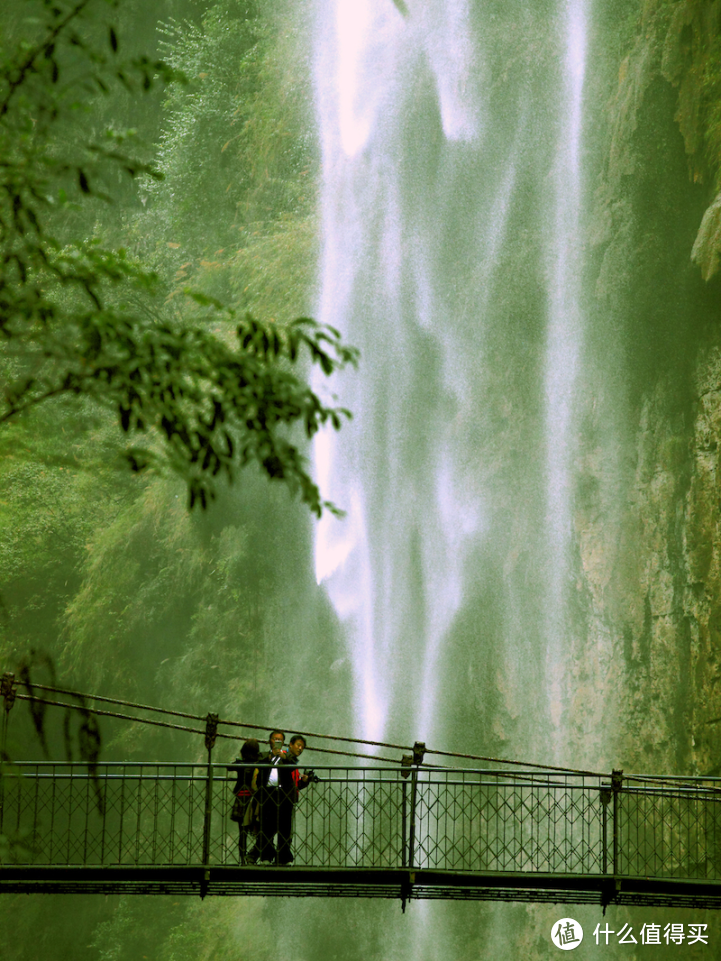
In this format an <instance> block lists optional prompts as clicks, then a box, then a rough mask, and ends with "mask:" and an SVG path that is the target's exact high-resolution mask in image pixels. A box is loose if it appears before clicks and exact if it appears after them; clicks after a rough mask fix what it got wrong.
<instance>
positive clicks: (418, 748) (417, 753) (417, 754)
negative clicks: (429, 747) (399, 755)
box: [404, 741, 426, 871]
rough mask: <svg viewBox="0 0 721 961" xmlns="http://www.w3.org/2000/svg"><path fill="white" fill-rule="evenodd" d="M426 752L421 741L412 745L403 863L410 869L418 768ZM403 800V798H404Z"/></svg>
mask: <svg viewBox="0 0 721 961" xmlns="http://www.w3.org/2000/svg"><path fill="white" fill-rule="evenodd" d="M425 753H426V746H425V744H424V743H423V742H422V741H416V743H415V744H414V745H413V763H414V764H415V767H414V768H413V769H412V771H411V811H410V824H409V827H408V863H407V864H406V865H405V867H407V868H408V869H409V870H410V871H412V870H413V859H414V857H415V848H416V800H417V798H418V768H419V767H420V766H421V764H422V763H423V756H424V754H425ZM404 800H405V799H404Z"/></svg>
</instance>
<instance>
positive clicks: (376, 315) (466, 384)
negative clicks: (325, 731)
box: [314, 0, 587, 763]
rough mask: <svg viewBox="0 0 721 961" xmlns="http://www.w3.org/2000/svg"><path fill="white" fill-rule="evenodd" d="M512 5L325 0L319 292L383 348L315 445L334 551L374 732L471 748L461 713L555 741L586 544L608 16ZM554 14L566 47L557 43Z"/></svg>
mask: <svg viewBox="0 0 721 961" xmlns="http://www.w3.org/2000/svg"><path fill="white" fill-rule="evenodd" d="M511 6H512V7H513V10H510V9H509V6H508V5H502V4H499V3H496V2H492V0H477V2H473V0H445V2H444V3H442V4H440V3H436V2H435V0H416V2H409V4H408V7H409V15H408V16H407V17H404V16H403V15H401V13H400V11H399V9H398V8H397V7H396V5H395V4H394V3H393V2H392V0H352V2H351V0H336V2H335V3H333V4H328V3H322V4H319V5H318V12H317V19H316V23H317V46H316V91H317V107H318V116H319V125H320V136H321V144H322V164H323V186H322V222H323V253H322V259H321V277H320V281H321V285H320V290H321V293H320V304H319V311H318V313H319V317H320V319H321V321H323V322H324V323H330V324H332V325H333V326H336V327H338V328H340V329H341V331H342V333H343V335H344V337H345V338H346V339H347V340H348V341H349V342H350V343H352V344H354V345H356V346H357V347H359V348H360V350H361V365H360V369H359V371H358V372H357V373H350V374H344V375H343V376H342V379H339V380H337V381H335V382H334V384H333V385H332V390H334V391H335V392H336V393H337V394H338V395H340V397H341V399H342V402H343V403H344V405H346V406H348V407H349V408H350V409H351V410H352V411H353V415H354V420H353V422H352V424H351V425H349V427H348V428H344V430H343V431H342V432H341V434H340V435H338V436H337V437H336V436H334V435H333V434H332V433H331V432H327V433H324V434H323V435H322V436H321V437H320V438H319V439H318V440H317V442H316V444H315V449H314V460H315V469H316V474H317V477H318V480H319V483H320V485H321V488H322V490H323V493H324V495H325V496H326V497H329V498H330V499H332V500H333V501H334V502H335V503H336V504H338V505H339V506H341V507H342V508H344V509H345V510H346V511H347V516H346V517H345V519H343V520H340V521H339V520H337V519H335V518H333V517H331V516H325V517H324V518H323V520H322V521H321V522H320V524H319V525H318V529H317V535H316V546H315V558H316V576H317V579H318V581H319V582H322V583H323V584H324V586H325V588H326V590H327V592H328V595H329V597H330V599H331V601H332V604H333V606H334V608H335V610H336V612H337V615H338V617H339V619H340V621H341V622H342V623H343V629H344V632H345V637H346V643H347V652H348V657H349V659H350V661H351V664H352V668H353V677H354V716H355V726H356V730H357V731H358V733H359V734H360V735H361V736H363V737H367V738H370V739H383V738H389V737H393V738H395V739H399V740H401V741H403V742H406V743H407V742H412V741H413V740H414V739H416V738H418V739H421V740H426V741H427V742H428V743H429V744H432V745H433V746H436V747H444V748H448V747H451V748H452V747H453V738H454V731H456V730H457V729H458V726H459V725H462V726H464V727H465V729H466V730H468V734H469V736H470V737H472V738H473V740H474V743H473V744H472V745H466V747H467V748H470V747H473V748H474V753H480V752H481V751H482V750H485V751H489V750H491V749H494V750H504V751H506V752H515V753H516V754H519V753H521V754H524V755H525V756H527V757H530V758H532V759H535V760H539V761H549V760H551V758H550V756H549V755H550V753H551V751H549V748H548V741H547V740H546V739H545V734H546V733H548V732H553V731H554V730H555V731H556V732H557V733H556V734H555V735H554V737H555V738H556V744H557V745H558V744H561V743H562V741H563V738H562V737H561V736H560V735H559V734H558V729H559V726H560V725H561V723H562V718H561V715H562V698H563V693H562V691H563V679H562V676H561V675H562V671H563V658H564V652H565V632H566V631H567V630H568V618H567V612H566V600H565V594H566V590H567V584H568V580H569V577H570V571H571V569H572V552H573V540H572V536H571V504H572V491H573V476H572V473H573V456H574V431H575V426H576V425H575V419H574V409H575V408H574V392H575V387H576V384H577V381H578V377H579V370H580V366H581V364H582V349H583V310H582V290H581V281H582V272H583V264H582V251H581V240H580V237H581V230H580V223H581V218H582V208H583V179H582V163H581V155H582V117H583V113H582V97H583V83H584V70H585V57H586V52H585V47H586V16H587V14H586V11H585V6H584V2H583V0H566V2H564V0H559V2H558V4H557V6H556V7H555V8H554V9H553V10H551V11H549V4H548V3H543V4H541V3H538V2H536V3H533V2H527V3H525V4H521V3H519V4H513V5H511ZM534 30H536V31H537V32H539V36H540V40H539V44H544V43H545V44H546V48H548V47H549V45H550V47H551V48H552V49H553V56H550V57H549V56H546V58H545V59H543V58H539V62H536V61H534V59H533V57H532V56H531V57H529V56H528V51H527V48H528V41H527V38H528V36H529V31H530V35H533V33H532V32H533V31H534ZM521 36H524V37H525V38H526V39H525V40H524V41H523V42H524V43H525V44H526V47H524V46H523V43H521V40H520V38H521ZM524 50H525V51H526V56H525V58H524V57H523V55H522V53H523V51H524ZM314 386H315V387H316V388H317V389H319V390H320V389H322V385H321V384H320V383H318V384H316V385H314ZM542 735H544V736H542ZM559 738H560V740H559ZM541 751H543V752H544V753H542V754H541V753H539V752H541ZM555 753H556V754H559V755H562V754H563V749H562V748H560V747H557V748H556V749H555ZM558 759H559V758H558V757H554V758H553V760H558ZM561 759H562V758H561ZM566 763H568V759H566Z"/></svg>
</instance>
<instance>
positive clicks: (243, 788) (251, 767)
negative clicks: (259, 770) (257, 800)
mask: <svg viewBox="0 0 721 961" xmlns="http://www.w3.org/2000/svg"><path fill="white" fill-rule="evenodd" d="M258 763H260V762H259V761H251V762H250V764H249V763H248V762H247V761H244V760H243V758H242V757H237V758H236V759H235V760H234V761H233V764H232V765H230V766H229V767H228V770H229V771H235V773H236V777H237V780H236V782H235V787H234V788H233V794H235V796H236V797H250V795H251V794H252V793H253V791H252V788H251V782H252V780H253V775H254V774H255V771H256V764H258ZM236 764H242V765H244V766H243V767H238V768H236V766H235V765H236ZM245 765H247V766H245Z"/></svg>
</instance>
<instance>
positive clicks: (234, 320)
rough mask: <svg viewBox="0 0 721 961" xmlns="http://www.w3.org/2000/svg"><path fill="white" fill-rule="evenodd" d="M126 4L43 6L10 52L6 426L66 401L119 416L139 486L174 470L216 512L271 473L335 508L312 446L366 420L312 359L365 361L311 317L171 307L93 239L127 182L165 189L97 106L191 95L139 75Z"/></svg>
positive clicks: (3, 117) (0, 84)
mask: <svg viewBox="0 0 721 961" xmlns="http://www.w3.org/2000/svg"><path fill="white" fill-rule="evenodd" d="M115 6H117V4H116V3H114V2H112V0H106V2H104V0H77V2H75V3H68V2H66V0H41V2H39V4H38V8H39V11H40V12H41V13H42V16H41V17H40V19H39V23H36V25H35V26H34V28H33V36H32V38H31V39H28V40H25V41H21V42H19V43H16V44H14V45H13V49H3V50H0V57H1V59H0V334H2V338H3V352H2V354H3V356H2V358H1V359H0V371H1V373H2V376H3V381H4V384H3V390H2V396H1V397H0V424H3V423H7V422H9V421H11V420H13V419H16V418H18V417H20V416H22V414H23V413H24V412H26V411H28V410H30V409H32V408H34V407H36V406H37V405H39V404H42V403H45V402H49V401H51V400H52V399H53V398H58V397H62V396H75V397H78V398H88V399H90V400H92V401H94V402H97V403H99V404H101V405H104V406H106V407H109V408H111V409H113V410H114V411H115V412H116V414H117V418H118V423H119V426H120V429H121V430H122V431H123V432H124V433H125V434H126V435H128V436H129V438H130V439H131V441H132V443H131V445H130V446H129V448H128V450H127V457H128V461H129V463H130V465H131V466H132V468H133V469H134V470H143V469H145V468H147V467H149V466H155V467H156V468H160V469H163V468H170V469H172V470H173V471H176V472H178V473H179V474H180V475H181V476H183V477H184V478H185V479H186V481H187V484H188V489H189V497H190V504H191V506H193V505H194V504H195V503H200V504H201V505H203V506H204V505H205V504H206V503H207V501H208V500H209V499H210V498H212V496H213V494H214V483H215V479H216V478H217V477H218V476H219V475H221V474H223V475H225V476H226V477H228V478H229V479H232V477H233V476H234V473H235V472H236V470H237V469H238V468H239V467H242V466H244V465H246V464H248V463H251V462H256V463H257V464H259V465H260V467H261V469H262V470H263V471H264V472H265V473H266V474H267V475H268V476H269V477H271V478H275V479H280V480H282V481H284V482H285V483H287V484H288V485H289V486H290V487H291V488H292V489H294V490H297V491H298V492H299V494H300V497H301V499H302V500H303V501H304V502H305V503H306V504H307V505H308V506H309V507H310V508H311V510H313V511H314V512H315V513H316V514H318V515H319V514H320V513H321V511H322V509H323V507H327V508H330V509H331V510H335V507H334V506H333V505H331V504H328V503H327V502H323V501H322V498H321V495H320V492H319V490H318V488H317V486H316V485H315V483H314V482H313V480H312V478H311V476H310V474H309V472H308V468H307V463H306V461H305V458H304V456H303V454H302V451H301V448H300V443H301V441H299V440H298V438H297V437H296V428H300V429H302V431H303V433H304V435H305V437H307V438H310V437H312V436H313V435H314V434H315V433H316V431H317V430H318V429H319V428H320V427H321V426H322V425H323V424H326V423H330V424H332V426H333V427H335V428H339V427H340V426H341V422H342V419H343V418H344V417H347V416H349V413H348V411H346V410H344V409H342V408H337V407H332V406H329V405H327V404H325V403H323V402H322V401H321V400H320V399H319V397H318V396H317V395H316V394H315V393H314V392H313V391H311V390H310V389H309V387H308V386H307V383H306V380H305V378H304V376H303V373H304V369H305V368H304V358H307V359H308V360H309V361H310V362H311V363H313V364H319V365H320V367H321V369H322V371H323V372H324V373H325V374H331V373H332V372H333V371H334V370H336V369H339V368H341V367H343V366H345V365H347V364H349V363H355V362H356V359H357V353H356V351H355V350H354V349H353V348H350V347H347V346H345V345H344V344H343V343H342V342H341V339H340V336H339V334H338V332H337V331H336V330H334V329H333V328H331V327H323V326H320V325H318V324H316V323H315V322H314V321H312V320H310V319H309V318H300V319H298V320H296V321H294V322H293V323H291V324H290V325H284V326H282V327H281V326H277V325H275V324H273V323H263V322H261V321H259V320H257V319H254V318H253V317H251V316H250V315H248V314H241V315H238V314H236V313H235V312H234V311H233V310H232V309H231V308H229V307H228V306H226V305H224V304H222V303H221V302H220V301H218V300H217V299H215V298H212V297H209V296H207V295H205V294H203V293H202V292H199V291H193V290H186V291H185V292H184V301H183V305H182V307H181V306H180V305H179V302H178V299H177V298H175V299H174V300H173V301H172V302H171V303H168V302H167V301H166V299H165V298H164V296H163V289H162V284H161V282H160V279H159V278H158V276H157V275H156V274H154V273H153V272H151V271H148V270H147V269H146V268H145V267H144V266H143V265H142V264H140V263H139V262H137V260H135V259H133V257H131V256H130V255H129V254H128V253H127V252H126V251H125V250H124V249H123V248H122V247H112V246H107V245H104V244H102V243H100V242H99V241H98V240H97V239H93V238H92V236H91V232H92V219H88V217H87V213H86V211H88V210H92V205H94V204H98V203H99V202H102V201H109V200H111V199H112V198H111V190H110V189H109V184H111V183H112V182H113V179H114V178H113V176H112V172H113V171H115V170H122V171H124V173H125V174H127V175H129V176H131V177H134V176H136V175H137V174H139V173H144V174H147V175H149V176H158V175H157V173H156V172H155V171H154V169H153V167H152V165H151V164H149V163H147V162H146V161H144V160H142V159H141V158H139V157H138V156H137V151H135V152H133V151H132V150H131V149H130V147H131V144H132V134H131V132H129V131H119V130H108V131H105V132H103V133H102V134H99V133H98V132H97V131H93V130H92V124H88V123H87V116H88V110H89V109H91V108H88V104H89V103H90V104H91V103H92V101H93V99H94V98H97V97H99V96H105V95H107V94H109V93H110V92H111V91H112V90H113V88H114V87H117V86H118V85H121V86H122V87H124V88H125V89H127V90H129V91H131V92H132V94H133V95H134V96H141V95H142V92H143V91H147V90H150V89H151V88H152V87H153V85H154V84H156V83H158V82H160V83H168V82H182V81H183V77H182V76H181V75H179V74H178V73H177V72H175V71H173V70H172V69H171V68H170V67H168V66H167V64H165V63H163V62H161V61H153V60H151V59H148V58H146V57H135V58H131V59H130V60H128V61H123V60H122V58H121V55H120V52H119V51H120V44H119V40H118V32H119V31H118V29H117V25H116V24H114V23H113V22H112V17H111V16H110V17H109V16H108V12H109V13H111V14H112V9H113V8H114V7H115Z"/></svg>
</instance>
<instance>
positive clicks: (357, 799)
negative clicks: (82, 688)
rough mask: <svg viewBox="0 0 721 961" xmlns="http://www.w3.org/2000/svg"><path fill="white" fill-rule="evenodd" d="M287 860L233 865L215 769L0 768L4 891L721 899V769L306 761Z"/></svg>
mask: <svg viewBox="0 0 721 961" xmlns="http://www.w3.org/2000/svg"><path fill="white" fill-rule="evenodd" d="M317 770H318V773H319V774H320V775H321V778H322V780H321V782H320V783H318V784H313V785H310V786H309V787H308V788H307V789H306V790H305V791H303V792H302V794H301V796H300V800H299V802H298V804H297V805H296V814H295V824H294V850H295V855H296V862H295V864H294V865H293V866H292V867H266V866H260V865H258V866H247V867H244V866H241V865H239V863H238V862H239V858H238V847H237V839H238V828H237V825H236V824H234V823H233V822H232V821H230V819H229V814H230V807H231V800H232V791H231V788H232V784H233V782H234V776H233V775H232V773H231V772H228V771H226V769H225V768H224V767H215V768H212V767H207V766H203V765H177V764H157V763H152V764H148V763H142V764H141V763H138V764H103V765H100V766H99V767H98V769H97V771H96V773H95V776H90V775H89V774H88V771H87V769H85V768H83V767H82V766H81V765H79V764H58V763H56V764H53V763H49V762H48V763H44V764H35V763H29V762H24V763H20V764H15V765H13V766H12V767H11V768H9V769H8V768H6V769H5V772H4V773H3V774H2V775H0V893H1V892H10V891H13V892H18V891H24V892H51V891H53V892H65V893H78V892H97V893H102V894H109V893H119V892H124V893H138V894H151V893H153V894H173V895H178V894H195V895H198V894H200V895H202V896H205V895H234V894H242V895H254V894H257V895H276V896H277V895H292V896H305V897H307V896H322V897H386V898H401V899H402V900H403V901H404V902H405V901H406V900H408V899H417V898H449V899H485V900H506V901H511V900H513V901H552V902H557V903H580V902H591V903H604V904H605V903H611V902H612V903H620V904H631V903H633V904H667V905H674V906H695V907H714V908H715V907H721V789H720V785H719V782H718V781H715V780H713V779H703V780H702V779H697V780H695V781H683V782H682V781H678V782H676V783H673V782H669V781H663V782H661V781H659V782H657V783H649V784H646V785H644V786H632V785H631V784H630V783H629V782H625V781H623V780H622V779H621V778H618V777H610V776H609V777H607V778H603V777H590V776H586V777H581V776H574V775H570V774H569V775H565V774H563V775H561V774H548V773H542V772H537V771H521V772H514V773H513V774H509V773H508V772H504V771H457V770H440V769H428V768H420V769H413V770H412V771H411V772H410V773H409V772H408V770H407V769H405V770H402V769H401V768H382V769H381V768H328V769H323V770H320V769H317Z"/></svg>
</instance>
